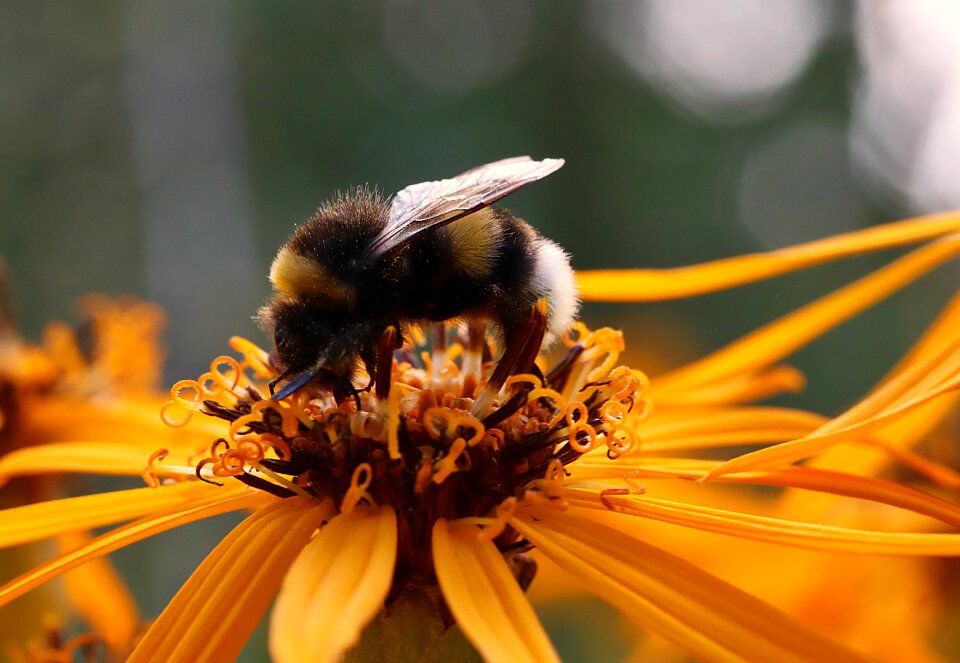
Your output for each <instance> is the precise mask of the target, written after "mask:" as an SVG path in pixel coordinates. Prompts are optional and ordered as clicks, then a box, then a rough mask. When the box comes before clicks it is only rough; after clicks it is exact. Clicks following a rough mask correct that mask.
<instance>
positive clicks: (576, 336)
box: [560, 320, 590, 348]
mask: <svg viewBox="0 0 960 663" xmlns="http://www.w3.org/2000/svg"><path fill="white" fill-rule="evenodd" d="M589 335H590V329H589V328H588V327H587V326H586V325H585V324H583V323H582V322H580V321H579V320H577V321H576V322H574V323H572V324H571V325H570V326H569V327H567V328H566V329H564V330H563V334H562V335H561V336H560V338H561V340H562V341H563V344H564V345H566V346H567V347H568V348H572V347H574V346H576V345H578V344H580V343H582V342H583V339H585V338H587V337H588V336H589Z"/></svg>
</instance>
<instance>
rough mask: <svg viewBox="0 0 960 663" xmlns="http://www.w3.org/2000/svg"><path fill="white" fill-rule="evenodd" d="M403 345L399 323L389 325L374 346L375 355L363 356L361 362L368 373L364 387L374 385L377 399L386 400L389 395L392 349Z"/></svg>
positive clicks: (368, 387)
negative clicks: (367, 381) (368, 379)
mask: <svg viewBox="0 0 960 663" xmlns="http://www.w3.org/2000/svg"><path fill="white" fill-rule="evenodd" d="M402 345H403V337H402V336H401V335H400V325H399V324H396V325H390V326H388V327H387V328H386V329H384V330H383V335H381V336H380V343H379V344H378V345H377V347H376V354H375V356H371V357H366V358H363V363H364V364H366V366H367V372H368V373H369V374H370V384H368V385H367V387H366V389H370V388H371V387H376V389H375V391H374V393H376V395H377V398H378V399H379V400H386V399H387V398H389V397H390V378H391V375H392V373H393V351H394V350H396V349H397V348H399V347H401V346H402Z"/></svg>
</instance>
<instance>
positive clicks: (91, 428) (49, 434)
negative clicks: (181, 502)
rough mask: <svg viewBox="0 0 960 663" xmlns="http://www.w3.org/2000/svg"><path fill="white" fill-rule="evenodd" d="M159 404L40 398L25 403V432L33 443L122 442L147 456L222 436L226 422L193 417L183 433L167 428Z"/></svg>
mask: <svg viewBox="0 0 960 663" xmlns="http://www.w3.org/2000/svg"><path fill="white" fill-rule="evenodd" d="M162 404H163V401H161V400H135V399H126V398H125V399H114V400H106V401H90V400H79V399H70V398H58V397H56V396H47V395H44V396H43V398H42V399H41V398H38V399H36V400H35V401H31V402H29V403H27V406H26V407H24V408H23V411H24V429H25V430H30V431H31V435H32V436H33V437H34V443H35V444H42V443H46V442H59V441H63V440H94V441H98V442H120V443H126V444H128V445H129V446H131V447H135V448H140V449H142V450H144V451H146V453H150V452H151V451H153V450H154V449H157V448H160V447H166V448H168V449H171V450H181V451H184V452H186V453H189V452H190V451H193V450H194V449H196V448H198V447H203V446H209V444H210V440H215V439H217V438H218V437H220V436H222V435H223V434H224V431H226V429H227V426H226V424H225V422H223V421H221V420H219V419H213V418H211V417H194V419H193V420H192V421H191V422H190V425H189V426H187V427H186V428H176V429H174V428H171V427H169V426H167V425H166V424H165V423H163V421H161V420H160V406H161V405H162Z"/></svg>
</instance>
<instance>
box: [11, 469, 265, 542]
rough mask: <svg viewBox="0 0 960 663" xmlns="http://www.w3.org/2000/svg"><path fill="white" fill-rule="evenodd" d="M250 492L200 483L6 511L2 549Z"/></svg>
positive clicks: (39, 503) (20, 507) (57, 501)
mask: <svg viewBox="0 0 960 663" xmlns="http://www.w3.org/2000/svg"><path fill="white" fill-rule="evenodd" d="M247 490H249V488H247V487H246V486H244V485H243V484H239V483H238V484H236V485H226V486H223V487H222V488H218V487H217V486H211V485H209V484H206V483H201V482H199V481H188V482H184V483H179V484H173V485H166V486H161V487H159V488H134V489H132V490H118V491H114V492H110V493H98V494H96V495H84V496H83V497H67V498H64V499H59V500H50V501H49V502H38V503H36V504H28V505H26V506H18V507H14V508H12V509H4V510H2V511H0V547H6V546H13V545H17V544H19V543H26V542H27V541H38V540H40V539H46V538H47V537H51V536H56V535H58V534H62V533H64V532H76V531H78V530H89V529H93V528H94V527H102V526H104V525H112V524H114V523H119V522H123V521H125V520H132V519H134V518H139V517H140V516H143V515H146V514H148V513H152V512H154V511H159V510H161V509H166V508H169V507H175V506H186V507H189V506H191V505H192V504H194V503H195V502H196V501H198V500H205V499H210V498H211V497H213V496H217V497H227V496H229V495H236V494H237V493H240V492H244V491H247ZM217 491H222V492H217Z"/></svg>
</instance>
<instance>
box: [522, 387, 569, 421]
mask: <svg viewBox="0 0 960 663" xmlns="http://www.w3.org/2000/svg"><path fill="white" fill-rule="evenodd" d="M541 398H542V399H544V400H546V401H550V402H551V403H552V404H553V409H554V410H556V414H554V415H553V417H551V419H550V421H549V422H548V423H547V427H548V428H553V427H554V426H556V425H557V424H559V423H560V421H561V420H562V419H563V418H564V416H566V413H567V401H566V400H565V399H564V398H563V396H561V395H560V394H559V393H557V392H556V391H554V390H553V389H543V388H540V389H534V390H533V391H531V392H530V393H529V394H528V395H527V402H528V403H535V402H536V401H537V400H539V399H541Z"/></svg>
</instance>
